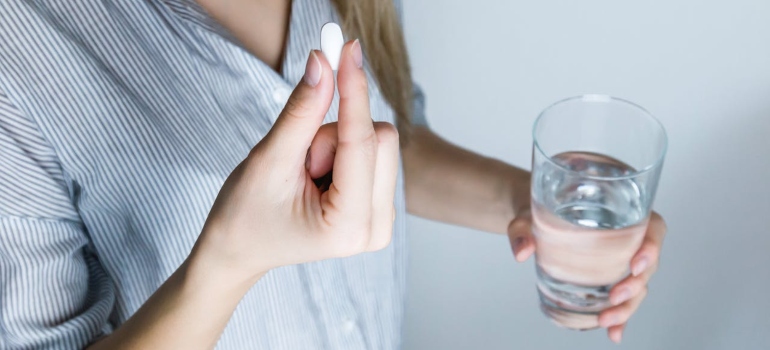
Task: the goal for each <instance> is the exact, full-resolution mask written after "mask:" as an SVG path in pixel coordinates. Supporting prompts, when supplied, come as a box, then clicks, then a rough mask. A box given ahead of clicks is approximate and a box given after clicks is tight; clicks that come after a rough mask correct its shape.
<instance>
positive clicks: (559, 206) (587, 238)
mask: <svg viewBox="0 0 770 350" xmlns="http://www.w3.org/2000/svg"><path fill="white" fill-rule="evenodd" d="M533 137H534V145H533V150H532V219H533V225H532V232H533V234H534V237H535V244H536V246H537V249H536V254H535V260H536V267H537V277H538V282H537V288H538V293H539V296H540V307H541V309H542V310H543V312H544V313H545V314H546V316H548V317H549V318H550V319H551V320H552V321H554V322H555V323H556V324H557V325H560V326H563V327H566V328H572V329H581V330H583V329H592V328H596V327H598V326H599V323H598V315H599V313H600V312H601V311H602V310H604V309H606V308H608V307H609V306H610V303H609V291H610V289H611V288H612V286H613V285H615V283H617V282H619V281H620V280H622V279H623V278H625V277H626V276H628V274H629V273H630V263H631V258H632V257H633V256H634V253H636V251H637V250H638V249H639V247H640V245H641V243H642V240H643V238H644V235H645V230H646V228H647V221H648V218H649V214H650V210H651V206H652V202H653V199H654V198H655V190H656V188H657V186H658V178H659V177H660V171H661V168H662V165H663V158H664V155H665V153H666V144H667V139H666V132H665V130H664V129H663V126H662V125H661V124H660V122H658V121H657V120H656V119H655V118H654V117H653V116H652V115H651V114H650V113H648V112H647V111H646V110H644V109H643V108H642V107H639V106H638V105H636V104H633V103H631V102H628V101H625V100H622V99H618V98H613V97H610V96H606V95H583V96H578V97H573V98H568V99H565V100H562V101H559V102H557V103H555V104H553V105H551V106H550V107H548V108H547V109H546V110H544V111H543V112H542V113H541V114H540V116H539V117H538V118H537V121H536V122H535V126H534V130H533Z"/></svg>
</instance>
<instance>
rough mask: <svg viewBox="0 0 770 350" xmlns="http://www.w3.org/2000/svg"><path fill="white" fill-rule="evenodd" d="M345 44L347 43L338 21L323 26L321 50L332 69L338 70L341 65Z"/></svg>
mask: <svg viewBox="0 0 770 350" xmlns="http://www.w3.org/2000/svg"><path fill="white" fill-rule="evenodd" d="M343 45H345V39H344V38H343V37H342V29H341V28H340V26H339V25H337V23H333V22H329V23H326V24H324V26H323V27H321V51H322V52H323V53H324V56H326V60H328V61H329V65H331V66H332V70H337V68H338V67H339V66H340V55H341V54H342V46H343Z"/></svg>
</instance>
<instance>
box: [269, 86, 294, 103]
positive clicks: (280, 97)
mask: <svg viewBox="0 0 770 350" xmlns="http://www.w3.org/2000/svg"><path fill="white" fill-rule="evenodd" d="M289 96H291V90H289V89H288V88H286V87H283V86H280V87H277V88H276V89H275V90H273V101H275V103H278V104H280V105H281V106H283V105H285V104H286V101H288V100H289Z"/></svg>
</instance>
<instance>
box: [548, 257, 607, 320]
mask: <svg viewBox="0 0 770 350" xmlns="http://www.w3.org/2000/svg"><path fill="white" fill-rule="evenodd" d="M537 276H538V282H537V290H538V294H539V296H540V310H542V311H543V313H544V314H545V315H546V316H547V317H548V318H550V319H551V321H553V322H554V323H555V324H556V325H558V326H561V327H564V328H569V329H576V330H589V329H594V328H598V327H599V313H600V312H601V311H603V310H604V309H606V308H608V307H610V306H611V305H610V301H609V292H610V288H611V287H612V286H611V285H605V286H583V285H575V284H571V283H568V282H563V281H559V280H557V279H554V278H552V277H550V276H549V275H548V274H547V273H545V271H543V269H541V268H540V266H538V267H537Z"/></svg>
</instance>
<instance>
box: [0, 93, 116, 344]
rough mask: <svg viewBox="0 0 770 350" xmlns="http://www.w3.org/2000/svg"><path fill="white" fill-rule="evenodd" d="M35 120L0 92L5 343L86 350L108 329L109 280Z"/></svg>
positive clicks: (1, 333) (0, 285)
mask: <svg viewBox="0 0 770 350" xmlns="http://www.w3.org/2000/svg"><path fill="white" fill-rule="evenodd" d="M69 194H70V191H69V187H68V186H67V182H66V176H65V174H64V172H63V171H62V169H61V165H60V162H59V161H58V158H57V157H56V154H55V152H54V150H53V148H52V147H51V146H50V144H49V143H48V142H47V141H46V140H45V139H44V138H43V136H42V135H41V134H40V132H39V130H38V128H37V125H36V124H35V123H34V122H33V121H32V120H30V119H28V118H27V117H26V116H24V115H23V113H22V112H21V111H20V110H19V109H18V108H16V107H15V106H14V105H13V104H12V103H11V101H10V99H9V98H8V97H7V96H6V95H5V94H3V92H2V91H0V348H2V349H82V348H84V347H85V346H87V345H88V344H89V343H91V342H93V341H94V340H95V339H96V338H98V337H99V336H101V335H103V334H106V333H109V332H111V330H112V329H111V326H110V324H109V322H108V318H109V316H110V313H111V312H112V309H113V306H114V303H115V293H114V288H113V286H112V282H111V281H110V278H109V277H108V275H107V274H106V273H105V271H104V269H103V268H102V266H101V265H100V263H99V260H98V258H97V256H96V254H95V253H94V250H93V249H92V246H91V245H90V244H89V239H88V236H87V235H86V231H85V227H84V225H83V223H82V221H81V220H80V217H79V215H78V213H77V210H76V209H75V206H74V205H73V203H72V200H71V199H70V198H71V196H70V195H69Z"/></svg>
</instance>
